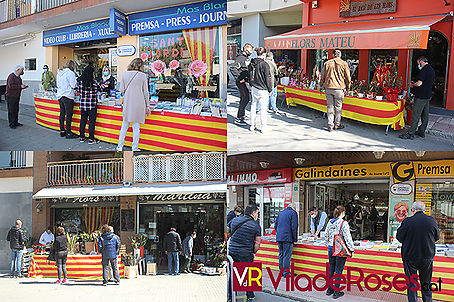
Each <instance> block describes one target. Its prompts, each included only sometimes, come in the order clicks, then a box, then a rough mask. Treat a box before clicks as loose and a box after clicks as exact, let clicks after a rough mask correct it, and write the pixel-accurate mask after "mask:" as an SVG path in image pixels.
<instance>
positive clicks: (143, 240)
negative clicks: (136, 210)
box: [129, 234, 148, 249]
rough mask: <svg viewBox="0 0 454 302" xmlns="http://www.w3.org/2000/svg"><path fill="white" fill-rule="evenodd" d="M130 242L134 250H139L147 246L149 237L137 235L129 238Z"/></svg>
mask: <svg viewBox="0 0 454 302" xmlns="http://www.w3.org/2000/svg"><path fill="white" fill-rule="evenodd" d="M129 240H130V241H131V245H132V247H133V248H134V249H138V248H140V247H142V246H145V244H147V241H148V237H147V236H146V235H144V234H135V235H133V236H130V237H129Z"/></svg>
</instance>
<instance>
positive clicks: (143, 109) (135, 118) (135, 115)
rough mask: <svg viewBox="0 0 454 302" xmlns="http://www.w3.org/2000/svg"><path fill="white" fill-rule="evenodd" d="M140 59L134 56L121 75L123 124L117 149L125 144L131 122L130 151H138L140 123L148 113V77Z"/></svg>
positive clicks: (120, 149) (143, 121) (119, 149)
mask: <svg viewBox="0 0 454 302" xmlns="http://www.w3.org/2000/svg"><path fill="white" fill-rule="evenodd" d="M143 67H144V63H143V61H142V59H140V58H136V59H134V60H132V62H131V63H130V64H129V66H128V71H126V72H125V73H124V74H123V76H122V77H121V81H120V92H121V93H122V94H123V95H124V100H123V124H122V125H121V130H120V137H119V138H118V146H117V151H122V150H123V146H124V144H125V137H126V133H127V131H128V128H129V123H132V129H133V139H132V151H139V137H140V124H144V123H145V117H146V116H147V115H149V114H150V107H149V103H148V99H149V93H148V79H147V75H146V74H145V73H144V71H143Z"/></svg>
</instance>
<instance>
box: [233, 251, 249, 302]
mask: <svg viewBox="0 0 454 302" xmlns="http://www.w3.org/2000/svg"><path fill="white" fill-rule="evenodd" d="M229 255H230V256H231V257H232V258H233V261H234V262H254V254H249V255H240V254H229ZM232 276H233V272H230V274H229V276H228V277H229V281H228V282H229V285H228V287H229V289H228V293H227V294H228V298H229V300H230V299H232V292H233V288H232V287H231V286H230V285H231V284H232V280H231V279H230V278H232ZM246 296H247V298H248V299H249V298H251V299H252V298H254V297H255V294H254V292H246Z"/></svg>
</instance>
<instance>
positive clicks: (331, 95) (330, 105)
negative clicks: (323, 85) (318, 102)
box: [325, 89, 344, 127]
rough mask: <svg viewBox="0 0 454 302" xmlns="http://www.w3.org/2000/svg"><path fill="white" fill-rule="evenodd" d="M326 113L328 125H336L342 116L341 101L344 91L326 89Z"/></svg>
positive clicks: (338, 124)
mask: <svg viewBox="0 0 454 302" xmlns="http://www.w3.org/2000/svg"><path fill="white" fill-rule="evenodd" d="M325 95H326V105H327V110H326V115H327V117H328V127H334V126H336V127H338V126H340V123H341V118H342V102H343V101H344V91H343V90H340V89H326V92H325Z"/></svg>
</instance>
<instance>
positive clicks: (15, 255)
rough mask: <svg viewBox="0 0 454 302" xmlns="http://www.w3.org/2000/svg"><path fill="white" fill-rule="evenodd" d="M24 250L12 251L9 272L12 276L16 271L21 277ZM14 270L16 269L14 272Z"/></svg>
mask: <svg viewBox="0 0 454 302" xmlns="http://www.w3.org/2000/svg"><path fill="white" fill-rule="evenodd" d="M21 262H22V250H18V249H11V269H10V270H9V272H10V273H11V275H13V274H14V271H16V275H18V276H21V275H22V271H21V265H22V263H21ZM14 268H16V269H15V270H14Z"/></svg>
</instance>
